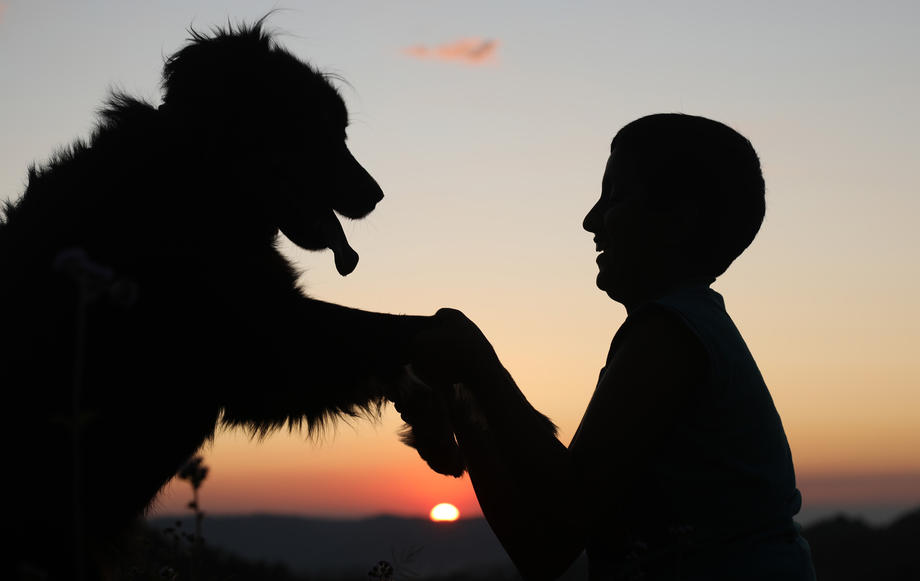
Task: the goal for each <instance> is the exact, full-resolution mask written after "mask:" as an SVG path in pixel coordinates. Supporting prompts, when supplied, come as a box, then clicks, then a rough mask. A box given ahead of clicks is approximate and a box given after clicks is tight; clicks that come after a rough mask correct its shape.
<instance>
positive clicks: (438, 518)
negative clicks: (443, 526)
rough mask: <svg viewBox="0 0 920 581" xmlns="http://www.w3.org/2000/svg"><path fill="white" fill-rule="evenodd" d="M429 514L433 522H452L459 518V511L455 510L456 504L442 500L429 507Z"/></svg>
mask: <svg viewBox="0 0 920 581" xmlns="http://www.w3.org/2000/svg"><path fill="white" fill-rule="evenodd" d="M429 516H430V517H431V520H433V521H435V522H453V521H455V520H457V519H458V518H460V511H459V510H457V507H456V506H454V505H452V504H450V503H448V502H442V503H441V504H438V505H435V506H434V508H432V509H431V512H430V513H429Z"/></svg>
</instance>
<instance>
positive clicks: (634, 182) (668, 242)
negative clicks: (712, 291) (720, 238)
mask: <svg viewBox="0 0 920 581" xmlns="http://www.w3.org/2000/svg"><path fill="white" fill-rule="evenodd" d="M673 218H674V217H673V213H672V212H670V211H668V210H667V209H659V208H655V207H653V205H652V204H650V203H649V200H648V192H647V189H646V187H645V186H644V184H643V183H642V181H641V180H640V179H638V176H637V175H636V170H635V169H634V166H633V165H632V164H631V163H630V157H629V155H628V154H627V155H624V154H623V152H622V151H620V149H619V148H614V150H613V151H612V152H611V154H610V157H609V159H608V160H607V167H606V169H605V171H604V178H603V182H602V184H601V196H600V199H599V200H598V201H597V203H596V204H594V206H593V207H592V208H591V210H590V211H589V212H588V214H587V216H585V219H584V223H583V226H584V229H585V230H587V231H588V232H591V233H592V234H594V242H595V247H596V250H597V251H598V252H600V254H599V255H598V257H597V266H598V274H597V286H598V288H600V289H601V290H603V291H605V292H606V293H607V294H608V295H609V296H610V298H612V299H614V300H615V301H618V302H621V303H624V304H625V303H627V302H629V301H631V300H635V299H637V298H642V297H643V295H644V293H646V292H648V291H654V290H656V289H655V286H656V285H659V284H661V283H664V282H669V281H668V279H669V278H670V277H672V276H674V275H675V274H676V273H675V272H674V270H673V267H672V265H674V264H675V259H676V258H678V257H677V256H674V254H675V253H676V245H675V241H676V240H679V239H680V238H682V236H683V234H684V233H683V232H682V231H681V224H680V223H679V221H675V220H674V219H673Z"/></svg>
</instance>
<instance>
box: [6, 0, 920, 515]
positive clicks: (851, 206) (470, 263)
mask: <svg viewBox="0 0 920 581" xmlns="http://www.w3.org/2000/svg"><path fill="white" fill-rule="evenodd" d="M272 9H276V10H277V11H276V12H275V13H274V14H273V15H272V16H271V18H270V19H269V21H268V22H269V25H270V26H271V27H272V28H274V29H276V30H278V31H279V33H280V34H279V36H278V40H279V42H280V43H281V44H283V45H284V46H285V47H287V48H288V49H289V50H291V51H292V52H293V53H294V54H296V55H298V56H299V57H301V58H303V59H305V60H307V61H309V62H311V63H312V64H314V65H316V66H317V67H318V68H320V69H321V70H324V71H327V72H332V73H336V74H337V75H340V76H341V77H342V78H344V79H345V80H346V81H347V83H340V90H341V92H342V94H343V97H344V98H345V100H346V103H347V105H348V107H349V110H350V115H351V118H352V124H351V126H350V127H349V130H348V135H349V146H350V148H351V149H352V151H353V152H354V153H355V155H356V157H357V158H358V159H359V160H360V161H361V162H362V164H363V165H364V166H365V167H366V168H367V169H368V170H369V171H370V172H371V173H372V174H373V175H374V176H375V178H376V179H377V181H378V182H379V183H380V184H381V186H382V187H383V189H384V192H385V193H386V195H387V197H386V198H385V199H384V201H383V202H382V203H381V204H380V205H379V206H378V209H377V210H376V211H375V212H374V213H373V214H371V215H370V216H369V217H368V218H366V219H365V220H362V221H358V222H351V223H348V224H345V228H346V233H347V234H348V237H349V240H350V242H351V244H352V246H354V248H355V249H356V250H357V251H358V253H359V254H360V255H361V262H360V263H359V265H358V268H357V270H356V271H355V272H354V273H353V274H351V275H349V276H348V277H344V278H343V277H340V276H339V275H338V274H337V273H336V271H335V268H334V265H333V261H332V256H331V253H329V252H318V253H311V252H307V251H303V250H300V249H297V248H295V247H293V246H292V245H290V244H285V245H284V246H283V247H284V250H285V252H286V253H287V254H288V256H289V257H290V258H291V259H292V260H293V261H294V262H295V263H296V265H297V266H298V268H300V269H302V270H303V271H304V275H303V277H302V281H301V282H302V284H303V286H304V288H305V289H306V291H307V292H308V293H309V294H310V295H311V296H314V297H317V298H320V299H324V300H329V301H334V302H338V303H341V304H346V305H349V306H354V307H360V308H364V309H370V310H377V311H386V312H396V313H413V314H432V313H434V312H435V311H436V310H437V309H438V308H439V307H442V306H452V307H456V308H459V309H461V310H463V311H464V312H465V313H466V314H467V315H468V316H469V317H470V318H471V319H473V320H474V321H475V322H476V323H477V324H478V325H479V326H480V328H481V329H483V331H484V332H485V333H486V335H487V336H488V337H489V338H490V340H491V341H492V343H493V345H494V346H495V348H496V351H497V353H498V354H499V356H500V358H501V359H502V361H503V363H504V364H505V366H506V367H507V368H508V369H509V370H510V371H511V373H512V375H513V376H514V377H515V379H516V381H517V383H518V385H519V386H520V387H521V389H522V390H523V391H524V393H525V394H526V396H527V397H528V399H529V400H530V401H531V402H532V403H533V404H534V405H535V406H536V407H537V408H538V409H540V410H541V411H542V412H544V413H545V414H547V415H549V416H550V417H551V418H552V419H553V420H554V421H555V422H556V423H557V424H558V425H559V426H560V432H561V438H562V440H563V441H565V442H568V440H569V439H570V438H571V436H572V434H573V433H574V430H575V428H576V427H577V425H578V422H579V420H580V418H581V414H582V412H583V411H584V408H585V406H586V404H587V402H588V399H589V398H590V395H591V392H592V390H593V388H594V383H595V381H596V379H597V373H598V369H599V368H600V367H601V365H602V364H603V362H604V358H605V354H606V350H607V348H608V346H609V341H610V339H611V337H612V336H613V333H614V332H615V331H616V329H617V327H618V326H619V325H620V324H621V323H622V321H623V319H624V318H625V311H624V310H623V308H622V307H621V306H620V305H618V304H616V303H614V302H612V301H611V300H609V299H608V298H607V297H606V295H604V294H603V293H601V292H600V291H598V290H597V289H596V287H595V286H594V277H595V274H596V266H595V264H594V258H595V252H594V245H593V242H592V240H591V236H590V235H589V234H587V233H586V232H584V231H583V230H582V229H581V221H582V218H583V217H584V215H585V213H586V212H587V210H588V209H589V208H590V207H591V205H592V204H593V203H594V201H595V200H596V198H597V197H598V195H599V192H600V183H601V175H602V173H603V169H604V164H605V162H606V157H607V154H608V151H609V143H610V140H611V138H612V136H613V135H614V133H616V131H617V129H619V128H620V127H622V126H623V125H625V124H626V123H628V122H629V121H631V120H633V119H635V118H637V117H640V116H642V115H646V114H649V113H655V112H673V111H679V112H684V113H691V114H696V115H703V116H707V117H711V118H714V119H717V120H719V121H722V122H724V123H726V124H728V125H730V126H732V127H734V128H735V129H737V130H738V131H740V132H741V133H742V134H744V135H745V136H746V137H748V138H749V139H750V140H751V142H752V143H753V144H754V146H755V148H756V149H757V151H758V153H759V155H760V157H761V162H762V166H763V170H764V175H765V179H766V183H767V216H766V220H765V222H764V225H763V228H762V230H761V233H760V234H759V236H758V238H757V240H755V242H754V244H753V245H752V246H751V247H750V248H749V249H748V251H747V252H746V253H745V254H744V255H743V256H742V257H741V258H739V259H738V260H737V261H736V263H735V264H734V265H733V266H732V267H731V268H730V269H729V271H728V272H727V273H726V274H725V275H723V276H722V277H720V279H719V280H718V281H716V283H715V285H714V288H715V289H716V290H718V291H719V292H720V293H722V294H723V296H724V297H725V302H726V306H727V309H728V311H729V313H730V314H731V315H732V317H733V318H734V319H735V321H736V323H737V324H738V326H739V328H740V329H741V332H742V333H743V335H744V336H745V339H746V340H747V342H748V345H749V346H750V348H751V350H752V352H753V353H754V355H755V357H756V359H757V361H758V364H759V366H760V369H761V371H762V373H763V375H764V377H765V379H766V381H767V384H768V385H769V386H770V390H771V393H772V395H773V398H774V401H775V403H776V406H777V409H778V410H779V412H780V414H781V416H782V418H783V423H784V426H785V429H786V432H787V436H788V439H789V442H790V445H791V447H792V451H793V456H794V459H795V464H796V471H797V475H798V479H799V486H800V488H801V489H802V492H803V495H804V499H805V511H804V512H803V515H806V514H810V515H813V516H814V515H817V514H819V513H821V512H822V511H831V510H847V511H850V512H852V513H855V514H861V515H864V516H868V517H869V518H879V515H882V514H884V515H890V514H893V513H894V512H896V511H897V510H901V509H904V508H906V507H909V506H914V505H917V504H920V453H918V450H920V389H918V387H920V357H917V355H916V350H917V348H918V347H920V307H918V304H917V302H916V300H917V297H918V296H920V260H918V250H920V228H917V227H916V226H915V224H914V221H915V220H916V219H917V216H918V215H920V177H918V174H917V172H916V169H915V168H916V165H917V162H918V159H920V140H918V139H917V135H918V134H920V109H918V108H917V106H916V104H917V103H920V43H917V42H916V36H915V24H916V22H917V21H918V18H920V4H918V3H916V2H913V1H904V2H894V1H880V2H873V3H866V2H852V1H834V2H830V1H816V2H807V3H806V2H787V1H778V2H770V3H763V2H728V1H725V2H715V1H711V0H700V1H697V2H692V3H691V2H676V1H674V2H615V1H606V2H587V1H573V2H567V3H562V2H548V1H529V2H516V1H509V2H486V1H465V2H432V1H391V2H374V1H371V0H365V1H349V0H335V1H332V0H330V1H321V2H320V1H317V2H306V1H297V0H288V1H287V2H286V3H281V2H262V1H254V0H247V1H245V2H244V1H242V0H237V1H228V2H217V1H203V0H202V1H188V0H184V1H178V0H166V1H161V2H138V1H133V0H132V1H118V2H115V1H107V2H103V1H84V2H71V1H9V0H2V1H0V79H2V81H0V83H2V84H0V89H2V90H0V103H2V107H0V200H2V199H14V198H16V197H17V196H18V195H20V194H21V192H22V190H23V188H24V183H25V175H26V170H27V167H28V165H29V164H30V163H32V162H38V163H41V162H42V161H43V160H45V159H47V157H48V156H49V154H50V153H52V152H53V151H54V150H55V148H57V147H60V146H62V145H65V144H67V143H69V142H71V141H72V140H74V139H75V138H77V137H85V136H87V135H88V134H89V132H90V130H91V129H92V126H93V123H94V112H95V111H96V110H97V108H98V107H99V105H100V103H101V101H102V100H103V99H104V98H105V96H106V94H107V92H108V91H109V90H111V89H119V90H124V91H127V92H129V93H132V94H135V95H137V96H140V97H143V98H146V99H149V100H151V101H153V102H158V100H159V88H158V87H159V85H158V83H159V74H160V70H161V67H162V64H163V59H164V58H165V57H166V56H168V55H169V54H171V53H173V52H174V51H176V50H177V49H179V48H180V47H181V46H182V45H183V43H184V42H185V39H186V38H187V37H188V32H187V28H188V27H189V26H194V27H196V28H199V29H208V28H209V27H211V26H213V25H218V24H225V23H226V22H227V21H228V20H229V21H232V22H240V21H243V22H251V21H253V20H255V19H256V18H258V17H260V16H262V15H264V14H265V13H267V12H268V11H270V10H272ZM168 203H169V197H168V195H166V196H164V204H168ZM163 211H166V208H164V209H163ZM227 284H232V281H231V280H228V283H227ZM304 374H305V378H306V377H308V376H309V369H308V368H305V369H304ZM399 425H400V422H399V419H398V417H397V416H396V414H395V413H394V412H393V410H392V409H388V410H387V411H386V412H385V413H384V415H383V417H382V418H381V419H380V420H378V421H366V420H361V421H352V422H341V423H339V424H338V426H337V427H336V428H335V429H334V430H330V431H329V432H327V433H325V434H323V435H322V436H321V437H319V438H317V439H314V440H312V441H311V440H308V439H307V438H306V436H305V435H303V434H296V433H295V434H289V433H286V432H284V433H276V434H274V435H272V436H271V437H269V438H268V439H267V440H266V441H263V442H255V441H253V440H252V439H251V438H249V437H248V436H247V435H246V434H243V433H240V432H234V431H224V432H221V433H220V434H219V435H218V436H217V437H216V439H215V441H214V443H213V444H211V445H209V446H207V447H206V448H205V449H204V450H203V453H204V455H205V463H206V464H208V465H209V466H210V467H211V471H210V474H209V477H208V479H207V481H206V482H205V484H204V486H203V488H202V492H201V494H202V498H201V504H202V507H203V508H204V510H206V511H208V512H211V513H249V512H277V513H295V514H308V515H324V516H347V517H357V516H365V515H372V514H379V513H391V514H402V515H414V516H423V515H425V514H427V512H428V510H429V509H430V508H431V507H432V506H434V505H435V504H437V503H439V502H451V503H453V504H456V505H457V506H458V507H459V508H460V511H461V515H462V516H475V515H477V514H479V512H478V508H477V505H476V501H475V497H474V495H473V493H472V488H471V486H470V483H469V481H468V480H467V479H465V478H463V479H459V480H455V479H451V478H449V477H444V476H439V475H436V474H434V473H432V472H430V471H429V470H428V469H427V467H426V466H425V465H424V463H423V462H421V461H420V460H419V459H418V457H417V455H416V454H415V452H414V451H413V450H411V449H409V448H407V447H405V446H403V445H402V444H400V443H399V442H398V439H397V437H396V432H397V430H398V427H399ZM190 495H191V491H190V489H189V488H188V485H187V484H185V483H182V482H177V483H173V484H171V485H170V486H168V487H167V489H166V490H165V491H164V493H163V494H162V495H161V496H160V498H159V499H158V503H157V505H156V507H155V508H154V511H155V512H156V513H158V514H165V513H176V512H181V511H183V510H184V505H185V503H186V502H187V501H188V500H189V498H190ZM809 511H810V512H809Z"/></svg>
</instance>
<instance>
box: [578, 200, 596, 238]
mask: <svg viewBox="0 0 920 581" xmlns="http://www.w3.org/2000/svg"><path fill="white" fill-rule="evenodd" d="M599 205H600V202H597V203H596V204H594V206H592V207H591V209H590V210H588V213H587V215H585V219H584V220H583V221H582V223H581V227H582V228H584V229H585V230H587V231H588V232H591V233H592V234H596V233H597V232H598V230H599V228H598V215H599V214H600V209H599V208H598V206H599Z"/></svg>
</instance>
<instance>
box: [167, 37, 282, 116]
mask: <svg viewBox="0 0 920 581" xmlns="http://www.w3.org/2000/svg"><path fill="white" fill-rule="evenodd" d="M189 32H190V34H191V37H190V38H189V43H188V44H187V45H186V46H185V47H183V48H182V49H180V50H179V51H178V52H176V53H175V54H173V55H172V56H170V57H169V58H168V59H167V60H166V62H165V63H164V65H163V80H162V87H163V93H164V94H163V100H164V101H165V102H167V103H170V105H171V106H174V107H175V108H177V109H180V108H195V109H198V110H204V111H208V110H213V108H214V107H218V106H220V105H221V104H223V103H225V102H226V101H227V100H228V99H231V98H232V97H234V96H236V95H239V94H240V93H245V92H248V91H249V90H253V89H257V88H256V87H251V86H250V85H251V84H252V83H253V81H254V80H255V79H254V78H253V73H256V72H257V71H259V70H261V69H262V68H264V67H263V65H264V64H265V61H266V60H267V59H268V58H270V54H271V52H272V50H273V49H274V43H273V40H272V35H271V33H269V32H267V31H266V30H264V29H263V28H262V25H261V21H260V22H257V23H256V24H254V25H252V26H249V27H247V26H243V25H240V26H238V27H236V28H234V27H232V26H231V27H228V28H227V29H219V28H218V29H216V30H215V31H213V33H211V34H206V33H202V32H199V31H196V30H194V29H191V30H190V31H189ZM202 105H203V106H204V107H201V106H202Z"/></svg>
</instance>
